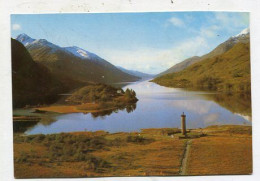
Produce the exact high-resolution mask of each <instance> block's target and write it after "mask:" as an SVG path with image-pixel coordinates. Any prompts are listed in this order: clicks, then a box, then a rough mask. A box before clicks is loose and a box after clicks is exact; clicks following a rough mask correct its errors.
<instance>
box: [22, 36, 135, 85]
mask: <svg viewBox="0 0 260 181" xmlns="http://www.w3.org/2000/svg"><path fill="white" fill-rule="evenodd" d="M17 40H18V41H20V42H21V43H23V44H24V45H25V47H26V48H27V50H28V51H29V53H30V54H31V56H32V58H33V60H34V61H36V62H38V63H39V64H41V65H44V66H45V67H47V68H48V69H49V71H50V72H51V73H52V74H53V75H54V76H55V77H57V78H58V79H59V80H60V81H61V82H62V83H63V84H64V85H65V86H67V87H71V88H75V87H79V86H82V85H84V84H86V83H88V82H100V83H115V82H126V81H127V82H129V81H136V80H139V77H136V76H133V75H129V74H127V73H125V72H122V71H121V70H119V69H118V68H116V67H115V66H114V65H112V64H111V63H109V62H107V61H106V60H104V59H102V58H100V57H98V56H97V55H95V54H93V53H90V52H87V51H85V50H83V49H81V48H78V47H75V46H74V47H60V46H58V45H55V44H53V43H51V42H48V41H47V40H45V39H38V40H35V39H33V38H31V37H29V36H28V35H26V34H21V35H19V36H18V37H17Z"/></svg>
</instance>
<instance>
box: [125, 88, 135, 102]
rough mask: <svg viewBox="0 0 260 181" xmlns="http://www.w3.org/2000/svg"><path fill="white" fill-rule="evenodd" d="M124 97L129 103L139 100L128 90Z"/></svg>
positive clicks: (132, 91)
mask: <svg viewBox="0 0 260 181" xmlns="http://www.w3.org/2000/svg"><path fill="white" fill-rule="evenodd" d="M124 97H125V98H126V100H127V102H133V103H135V102H136V101H137V100H138V99H137V98H136V93H135V91H134V90H132V89H128V88H127V89H126V90H125V94H124Z"/></svg>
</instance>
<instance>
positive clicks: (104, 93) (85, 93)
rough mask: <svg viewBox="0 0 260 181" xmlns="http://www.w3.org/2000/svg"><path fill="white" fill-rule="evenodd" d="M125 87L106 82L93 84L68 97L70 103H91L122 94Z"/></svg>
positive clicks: (110, 99) (109, 99) (107, 99)
mask: <svg viewBox="0 0 260 181" xmlns="http://www.w3.org/2000/svg"><path fill="white" fill-rule="evenodd" d="M123 94H124V91H123V89H121V88H115V87H112V86H110V85H105V84H93V85H88V86H85V87H82V88H81V89H79V90H77V91H75V92H74V93H73V94H72V95H71V96H70V97H69V98H68V99H67V102H69V103H73V104H75V103H78V104H82V103H91V102H96V103H98V102H107V101H112V100H113V99H115V98H117V97H119V96H122V95H123Z"/></svg>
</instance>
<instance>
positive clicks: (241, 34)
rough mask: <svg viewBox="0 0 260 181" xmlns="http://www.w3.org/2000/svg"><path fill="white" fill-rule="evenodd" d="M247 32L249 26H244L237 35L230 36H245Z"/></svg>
mask: <svg viewBox="0 0 260 181" xmlns="http://www.w3.org/2000/svg"><path fill="white" fill-rule="evenodd" d="M249 33H250V29H249V28H245V29H243V30H242V31H241V32H240V33H238V34H237V35H235V36H232V37H233V38H235V37H239V36H246V35H247V34H249Z"/></svg>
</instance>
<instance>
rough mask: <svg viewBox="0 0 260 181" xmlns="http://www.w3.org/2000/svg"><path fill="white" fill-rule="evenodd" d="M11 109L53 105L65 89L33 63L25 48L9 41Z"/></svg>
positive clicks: (46, 70) (44, 69)
mask: <svg viewBox="0 0 260 181" xmlns="http://www.w3.org/2000/svg"><path fill="white" fill-rule="evenodd" d="M11 46H12V85H13V107H14V108H16V107H23V106H25V105H37V104H47V103H53V102H54V101H56V100H57V96H58V95H57V94H58V93H61V92H63V91H65V90H66V89H65V87H64V86H63V85H62V84H61V83H60V82H59V81H58V80H57V79H55V78H54V77H53V76H52V75H51V74H50V72H49V70H48V69H47V68H45V67H44V66H42V65H40V64H38V63H37V62H35V61H34V60H33V59H32V57H31V56H30V54H29V53H28V51H27V50H26V48H25V47H24V46H23V44H21V43H20V42H18V41H17V40H14V39H11Z"/></svg>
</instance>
